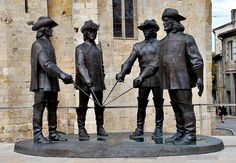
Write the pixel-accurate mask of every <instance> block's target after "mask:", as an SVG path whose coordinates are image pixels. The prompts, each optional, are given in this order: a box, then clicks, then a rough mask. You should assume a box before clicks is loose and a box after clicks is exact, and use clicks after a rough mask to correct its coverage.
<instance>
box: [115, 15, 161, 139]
mask: <svg viewBox="0 0 236 163" xmlns="http://www.w3.org/2000/svg"><path fill="white" fill-rule="evenodd" d="M138 29H140V30H142V31H143V34H144V37H145V40H143V41H141V42H138V43H136V44H135V45H134V46H133V50H132V52H131V54H130V56H129V58H128V59H127V60H126V61H125V62H124V64H122V66H121V71H120V72H119V73H118V74H117V75H116V80H117V81H118V82H123V81H124V78H125V75H126V74H129V73H130V72H131V69H132V66H133V64H134V62H135V60H136V59H138V61H139V67H140V73H142V72H143V70H144V69H145V67H146V66H147V65H148V64H149V62H150V61H152V60H153V59H154V58H155V57H156V55H157V51H158V44H159V41H158V40H157V39H156V37H157V31H158V30H159V26H158V24H157V23H156V21H155V20H154V19H152V20H145V21H144V23H142V24H141V25H140V26H138ZM150 91H152V92H153V96H154V97H153V102H154V106H155V110H156V119H155V123H156V127H155V131H154V133H153V138H162V135H163V134H162V126H163V120H164V115H163V102H164V99H163V89H162V87H161V85H160V73H159V72H157V73H155V75H153V76H152V77H150V78H147V79H145V81H144V82H143V83H142V84H141V85H140V87H139V91H138V98H137V99H138V111H137V128H136V129H135V131H134V132H133V133H132V134H131V135H130V138H131V139H132V138H138V137H142V136H143V128H144V122H145V117H146V107H147V104H148V95H149V93H150Z"/></svg>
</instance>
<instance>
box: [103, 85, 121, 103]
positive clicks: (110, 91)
mask: <svg viewBox="0 0 236 163" xmlns="http://www.w3.org/2000/svg"><path fill="white" fill-rule="evenodd" d="M117 83H118V81H116V84H115V85H114V86H113V87H112V89H111V91H110V92H109V94H108V95H107V97H106V99H105V101H104V102H103V104H105V102H106V101H107V99H108V97H109V96H110V95H111V93H112V92H113V90H114V89H115V87H116V85H117Z"/></svg>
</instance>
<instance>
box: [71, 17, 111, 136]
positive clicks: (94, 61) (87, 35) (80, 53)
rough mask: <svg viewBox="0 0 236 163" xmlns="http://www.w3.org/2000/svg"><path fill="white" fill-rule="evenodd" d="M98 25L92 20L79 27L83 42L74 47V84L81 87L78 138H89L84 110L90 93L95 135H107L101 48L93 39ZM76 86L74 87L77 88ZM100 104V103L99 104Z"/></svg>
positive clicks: (85, 110) (78, 110)
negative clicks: (94, 119)
mask: <svg viewBox="0 0 236 163" xmlns="http://www.w3.org/2000/svg"><path fill="white" fill-rule="evenodd" d="M98 29H99V25H98V24H96V23H94V22H93V21H92V20H89V21H86V22H85V24H84V25H83V26H82V28H81V32H82V33H83V37H84V43H82V44H80V45H78V46H77V47H76V52H75V62H76V63H75V65H76V80H75V84H76V85H77V86H78V87H79V88H82V89H80V91H79V107H78V108H77V109H76V112H77V122H78V128H79V139H81V140H82V139H89V138H90V136H89V134H88V133H87V131H86V129H85V120H86V112H87V109H88V106H87V105H88V100H89V95H90V94H91V93H92V96H93V99H94V101H97V102H96V103H94V105H95V116H96V124H97V135H98V136H108V134H107V133H106V131H105V129H104V127H103V124H104V107H102V106H101V104H102V99H103V90H105V83H104V78H105V74H104V66H103V58H102V50H101V49H100V48H99V47H97V46H96V44H95V39H96V37H97V30H98ZM78 87H75V88H76V89H78ZM99 104H100V105H99Z"/></svg>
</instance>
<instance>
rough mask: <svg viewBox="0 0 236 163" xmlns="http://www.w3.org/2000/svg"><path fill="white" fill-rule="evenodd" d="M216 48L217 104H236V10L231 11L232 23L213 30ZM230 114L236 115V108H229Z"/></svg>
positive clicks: (215, 93) (215, 96) (215, 98)
mask: <svg viewBox="0 0 236 163" xmlns="http://www.w3.org/2000/svg"><path fill="white" fill-rule="evenodd" d="M213 32H214V34H215V38H216V39H215V40H216V46H215V52H216V53H215V56H214V57H213V60H214V61H215V63H216V64H215V70H216V82H215V83H216V84H215V89H214V100H215V102H216V103H224V104H235V103H236V9H232V10H231V22H229V23H227V24H224V25H222V26H220V27H217V28H215V29H214V30H213ZM227 109H228V113H230V114H232V115H236V110H235V106H228V107H227Z"/></svg>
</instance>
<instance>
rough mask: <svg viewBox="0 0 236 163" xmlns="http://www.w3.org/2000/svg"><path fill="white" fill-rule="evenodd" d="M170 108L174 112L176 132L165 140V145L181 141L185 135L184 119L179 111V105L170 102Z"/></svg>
mask: <svg viewBox="0 0 236 163" xmlns="http://www.w3.org/2000/svg"><path fill="white" fill-rule="evenodd" d="M171 105H172V108H173V110H174V112H175V120H176V128H177V132H176V133H175V134H174V135H173V136H171V137H170V138H167V139H166V140H165V142H166V143H175V142H176V141H179V140H181V139H182V138H183V137H184V135H185V130H184V117H183V114H182V113H181V111H180V108H179V104H178V103H176V102H171Z"/></svg>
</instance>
